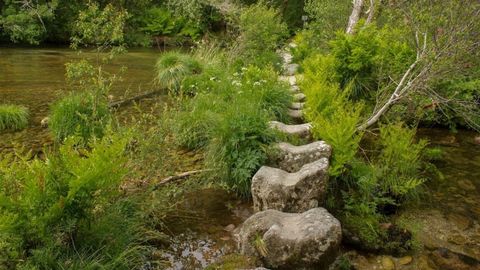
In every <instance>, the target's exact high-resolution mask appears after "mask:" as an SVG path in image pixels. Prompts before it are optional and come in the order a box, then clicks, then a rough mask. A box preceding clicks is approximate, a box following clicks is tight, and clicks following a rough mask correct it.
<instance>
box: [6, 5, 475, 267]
mask: <svg viewBox="0 0 480 270" xmlns="http://www.w3.org/2000/svg"><path fill="white" fill-rule="evenodd" d="M27 2H28V3H30V2H29V1H27ZM87 2H88V3H87ZM110 2H112V3H110ZM120 2H121V1H120ZM120 2H118V3H117V2H116V1H80V0H79V1H72V2H69V1H39V2H38V4H37V5H36V6H30V5H23V6H22V5H20V4H18V3H16V2H8V3H4V4H0V14H1V15H2V17H0V27H2V28H3V29H5V31H3V32H2V34H1V35H0V40H1V41H2V42H5V41H7V40H8V42H14V43H30V44H40V43H42V42H48V41H52V40H55V41H58V42H69V43H70V46H71V48H72V49H74V50H76V51H77V52H78V55H79V58H78V59H79V60H77V61H73V62H70V63H68V64H66V72H65V78H66V82H67V86H68V88H69V89H70V90H71V93H70V94H68V95H65V96H62V97H61V98H60V99H59V100H57V101H56V102H54V103H53V104H51V108H50V114H49V116H48V117H49V121H48V128H49V130H50V132H51V136H52V137H53V138H54V145H53V147H52V148H51V149H49V150H48V151H47V153H45V157H43V158H41V159H40V158H38V157H32V156H31V155H29V154H21V153H20V151H19V152H15V153H8V154H6V155H2V157H1V158H0V269H1V270H3V269H5V270H11V269H12V270H13V269H25V270H26V269H32V270H33V269H35V270H43V269H45V270H46V269H112V270H113V269H165V268H167V267H170V265H169V262H168V260H167V259H166V258H165V257H162V255H159V254H162V252H163V251H165V250H167V249H168V248H169V245H170V244H171V242H170V240H171V238H172V235H171V231H170V230H169V224H168V220H169V218H170V217H172V216H178V215H182V213H175V212H176V210H177V209H178V208H177V207H178V206H179V205H181V204H182V202H183V200H184V198H185V195H186V194H188V193H189V192H192V191H195V190H200V189H205V188H212V187H213V188H218V189H224V190H226V191H227V192H229V194H231V195H232V196H235V197H238V198H239V200H243V201H249V200H250V198H251V197H252V177H253V176H254V175H255V174H256V172H257V171H258V170H259V169H260V168H262V166H264V165H265V164H270V163H272V159H274V158H273V157H272V156H275V155H276V154H278V151H279V149H276V148H275V147H276V145H278V143H280V142H285V143H288V144H289V145H291V146H292V147H300V146H301V145H304V144H305V143H307V142H308V140H309V139H311V140H314V141H322V142H323V143H325V144H328V145H329V146H330V147H331V148H332V156H331V158H330V160H329V165H328V169H327V172H326V176H325V177H326V179H328V181H327V182H326V183H325V188H324V190H323V192H324V194H322V196H321V197H322V198H324V200H322V201H320V202H318V206H319V207H323V208H325V209H326V210H325V209H323V210H322V211H324V212H326V213H328V215H330V214H331V215H332V218H333V219H335V220H337V219H338V220H339V221H340V223H341V232H339V233H341V234H343V240H342V241H343V244H344V245H348V246H349V247H354V248H355V249H357V250H359V251H362V252H371V253H379V254H390V255H395V256H406V255H409V256H410V255H412V254H414V253H415V252H418V251H419V250H421V248H422V243H421V242H420V240H419V238H418V237H417V235H416V231H415V230H414V229H412V227H414V226H412V224H408V221H405V220H399V219H398V216H397V215H398V213H400V212H401V211H402V210H403V209H405V207H406V206H410V205H416V204H418V203H419V201H420V200H421V198H422V197H423V196H424V194H425V193H426V192H427V193H428V185H429V184H431V183H435V181H439V179H441V178H442V175H441V173H440V171H439V170H438V169H437V167H436V164H437V162H439V161H441V160H442V159H443V158H444V157H443V153H442V151H441V150H440V149H439V148H436V147H432V146H431V145H430V143H429V142H428V141H427V140H424V139H418V138H417V136H416V134H417V127H418V126H420V125H435V126H444V127H449V128H450V129H451V130H456V129H457V128H469V129H471V130H476V131H479V130H480V128H479V127H480V77H479V75H480V63H479V62H478V61H479V59H480V57H478V56H479V55H478V52H479V51H480V50H478V44H479V43H478V36H477V35H476V34H477V33H476V32H475V31H476V30H475V29H480V24H479V21H478V18H479V15H480V14H479V13H480V6H479V4H478V3H473V2H468V1H454V0H448V1H435V3H434V5H433V7H434V8H432V9H429V8H426V7H427V6H428V5H426V2H425V3H423V2H424V1H423V0H422V1H420V2H422V3H420V2H419V3H407V2H402V3H398V2H397V1H387V2H388V3H384V2H383V1H370V3H367V2H368V1H365V3H364V1H362V0H355V1H354V5H352V3H351V2H352V1H349V0H342V1H333V0H332V1H331V0H328V1H323V2H321V1H313V0H306V1H298V2H301V4H299V3H296V1H244V0H241V1H240V0H239V1H233V0H232V1H201V0H196V1H185V0H169V1H150V0H142V1H134V2H135V3H133V2H132V3H129V4H126V3H123V2H122V3H120ZM292 2H295V3H292ZM320 2H321V3H320ZM368 5H370V6H368ZM467 7H468V8H467ZM367 11H368V13H366V12H367ZM32 14H34V15H35V16H32ZM175 14H182V16H175ZM299 15H300V16H299ZM301 15H303V16H305V17H303V18H302V16H301ZM349 15H350V18H349ZM454 15H455V16H454ZM415 18H421V19H418V20H417V19H415ZM464 18H466V19H464ZM302 19H303V20H302ZM347 23H348V25H347ZM327 26H331V27H327ZM332 29H335V30H337V31H336V32H334V31H332ZM151 37H155V38H153V41H152V38H151ZM167 39H172V40H173V39H176V40H177V41H178V40H180V41H185V40H191V41H193V42H192V48H191V50H189V51H187V50H185V51H184V50H182V51H168V52H164V53H162V54H160V56H159V57H158V59H157V62H156V65H155V78H153V80H154V85H155V87H158V88H160V89H165V91H166V92H167V93H168V98H169V101H168V102H165V103H164V104H162V106H163V107H162V108H158V107H156V108H152V110H151V111H148V110H145V111H141V110H140V109H138V110H139V111H138V113H135V114H133V113H132V114H131V115H129V120H128V123H129V124H124V123H123V122H122V121H120V120H119V115H118V114H117V113H116V112H115V111H114V110H113V109H112V108H111V106H110V105H109V104H110V103H109V102H110V99H109V95H110V91H111V89H112V87H113V86H114V85H118V84H121V83H122V78H121V76H122V73H121V69H120V71H119V72H117V73H115V72H107V71H106V69H105V66H106V65H107V64H108V63H111V61H112V60H113V59H115V58H116V57H118V56H119V55H121V54H123V53H125V52H126V51H127V47H128V46H131V45H145V46H147V45H153V46H162V45H164V44H165V43H168V42H171V40H167ZM177 41H173V43H176V42H177ZM84 48H88V49H89V50H91V51H92V52H94V54H95V55H96V57H93V58H92V57H90V58H88V59H87V58H86V57H84V56H83V55H82V50H83V49H84ZM285 48H289V50H290V51H291V55H289V57H290V58H292V57H293V59H292V61H293V63H294V64H292V65H294V67H295V71H293V72H292V71H291V70H289V66H287V65H285V63H284V62H286V61H285V59H283V58H284V57H285V54H282V52H283V50H285ZM285 73H287V74H289V73H292V74H289V77H284V74H285ZM295 73H296V74H295ZM290 75H291V76H290ZM290 78H293V79H292V80H295V83H292V82H290V81H289V80H290ZM285 80H287V81H285ZM297 82H298V84H297ZM292 89H293V90H292ZM298 91H301V92H302V93H304V95H303V94H302V96H300V97H299V96H298V95H299V92H298ZM299 98H301V99H302V100H303V99H305V103H304V104H303V103H298V102H297V101H298V100H297V99H299ZM295 102H296V103H295ZM293 105H295V107H296V108H297V107H298V108H300V109H301V110H298V111H300V112H301V115H300V116H299V115H297V114H292V109H291V107H292V106H293ZM157 106H158V105H157ZM298 108H297V109H298ZM298 118H302V120H305V123H306V124H304V125H308V127H309V132H311V136H310V137H311V138H307V139H306V138H297V137H295V136H286V135H285V134H282V133H281V132H278V130H275V129H273V128H272V126H271V124H270V121H278V122H282V123H286V124H292V125H294V124H298ZM307 122H308V123H307ZM28 123H29V112H28V109H27V108H25V107H22V106H16V105H0V131H2V132H3V131H6V132H10V131H16V130H21V129H22V128H25V127H26V126H28ZM307 137H309V136H307ZM327 161H328V160H327ZM322 177H323V176H322ZM327 210H328V212H327ZM322 211H320V212H322ZM322 213H323V212H322ZM185 216H188V213H186V214H185ZM233 229H234V228H232V229H231V230H230V229H229V230H230V231H232V230H233ZM250 240H252V241H251V242H252V243H250V244H251V245H252V246H253V247H254V249H255V250H256V251H255V252H256V254H257V255H258V256H253V257H252V256H250V255H251V254H247V255H248V256H244V255H245V254H236V253H237V252H236V251H235V252H233V253H234V254H229V255H228V256H226V257H225V258H224V260H223V262H217V263H216V264H213V265H211V266H210V268H209V269H237V268H246V267H255V266H260V265H265V264H268V260H267V259H266V258H267V257H268V256H267V255H268V250H269V247H268V246H265V243H264V241H263V238H262V236H261V235H256V236H255V237H254V239H250ZM335 254H337V253H336V251H335ZM317 263H318V262H317ZM408 263H410V262H408ZM408 263H407V264H408ZM334 265H336V266H335V267H336V268H335V269H342V270H343V269H353V268H352V267H353V266H352V265H351V262H350V261H349V259H348V258H347V256H339V257H338V258H337V260H336V262H335V263H334ZM476 265H478V263H477V264H476ZM267 266H270V265H267ZM280 267H282V266H280ZM284 267H288V266H284ZM312 267H314V265H312ZM384 267H385V266H384Z"/></svg>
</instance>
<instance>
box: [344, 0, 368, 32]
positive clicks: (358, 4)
mask: <svg viewBox="0 0 480 270" xmlns="http://www.w3.org/2000/svg"><path fill="white" fill-rule="evenodd" d="M363 2H364V0H353V9H352V14H350V18H349V19H348V26H347V30H346V32H347V34H353V31H354V30H355V26H356V25H357V23H358V20H360V13H361V12H362V7H363Z"/></svg>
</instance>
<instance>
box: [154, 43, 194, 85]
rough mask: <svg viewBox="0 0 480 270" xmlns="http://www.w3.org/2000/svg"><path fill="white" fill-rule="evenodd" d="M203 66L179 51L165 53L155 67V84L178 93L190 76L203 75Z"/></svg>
mask: <svg viewBox="0 0 480 270" xmlns="http://www.w3.org/2000/svg"><path fill="white" fill-rule="evenodd" d="M202 69H203V66H202V64H201V63H200V62H199V61H198V60H197V59H195V58H194V57H193V56H191V55H189V54H185V53H181V52H177V51H170V52H166V53H163V54H162V55H161V56H160V57H159V58H158V60H157V63H156V65H155V70H156V76H155V83H156V85H158V86H159V87H161V88H165V89H169V90H171V91H174V92H176V93H178V92H179V90H180V85H181V83H182V81H183V80H184V79H185V78H186V77H187V76H189V75H193V74H198V73H201V72H202Z"/></svg>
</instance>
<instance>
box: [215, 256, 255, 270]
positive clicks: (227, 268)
mask: <svg viewBox="0 0 480 270" xmlns="http://www.w3.org/2000/svg"><path fill="white" fill-rule="evenodd" d="M249 268H255V260H254V259H253V258H251V257H247V256H243V255H240V254H230V255H227V256H225V257H223V258H222V260H221V261H220V262H218V263H215V264H212V265H210V266H208V267H207V268H206V270H235V269H249Z"/></svg>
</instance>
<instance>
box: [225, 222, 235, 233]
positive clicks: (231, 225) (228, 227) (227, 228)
mask: <svg viewBox="0 0 480 270" xmlns="http://www.w3.org/2000/svg"><path fill="white" fill-rule="evenodd" d="M223 229H224V230H225V231H227V232H231V231H233V230H235V225H233V224H229V225H227V226H226V227H225V228H223Z"/></svg>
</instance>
